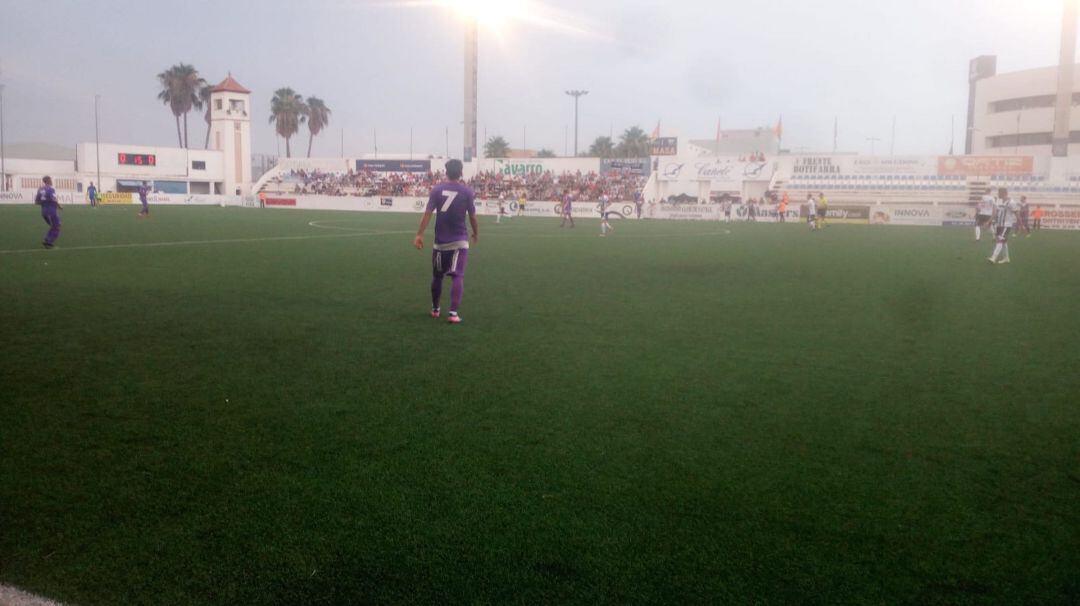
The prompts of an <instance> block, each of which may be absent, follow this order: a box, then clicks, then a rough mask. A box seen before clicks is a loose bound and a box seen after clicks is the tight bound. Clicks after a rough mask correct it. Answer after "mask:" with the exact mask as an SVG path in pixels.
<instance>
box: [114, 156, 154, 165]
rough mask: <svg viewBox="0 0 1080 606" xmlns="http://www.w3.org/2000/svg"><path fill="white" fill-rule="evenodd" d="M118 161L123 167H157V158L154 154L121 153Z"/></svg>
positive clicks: (117, 157) (117, 158)
mask: <svg viewBox="0 0 1080 606" xmlns="http://www.w3.org/2000/svg"><path fill="white" fill-rule="evenodd" d="M116 161H117V163H118V164H120V165H121V166H157V156H155V155H154V154H125V153H119V154H117V155H116Z"/></svg>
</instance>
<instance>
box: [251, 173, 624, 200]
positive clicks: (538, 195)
mask: <svg viewBox="0 0 1080 606" xmlns="http://www.w3.org/2000/svg"><path fill="white" fill-rule="evenodd" d="M442 178H443V175H442V173H441V172H435V173H392V172H371V171H359V172H353V171H348V172H334V171H321V170H311V171H307V170H290V171H287V172H282V173H280V174H278V175H276V176H274V177H272V178H270V179H268V180H267V181H266V183H265V184H264V185H263V187H262V189H261V191H263V192H266V193H271V194H315V195H328V196H426V195H427V193H428V191H429V190H430V189H431V187H432V186H433V185H435V184H436V183H438V182H439V181H440V180H442ZM468 183H469V185H470V186H471V187H473V188H474V189H475V190H476V192H477V195H478V196H479V197H480V198H482V199H495V198H499V197H501V196H506V197H508V198H513V197H517V196H518V195H520V194H521V193H522V192H524V193H525V195H526V197H527V198H528V199H530V200H558V199H559V198H561V197H562V195H563V194H564V193H565V192H566V191H569V192H570V193H571V195H573V196H574V198H575V199H577V200H581V201H596V200H599V199H600V196H602V195H604V194H607V195H608V196H609V197H610V198H611V199H612V200H613V201H629V200H633V199H634V197H635V195H636V194H637V193H638V192H640V191H641V189H642V187H643V186H644V184H645V178H644V177H641V176H636V175H632V174H628V173H611V174H606V175H601V174H599V173H595V172H588V173H581V172H573V173H562V174H556V173H554V172H552V171H545V172H541V173H529V174H525V175H512V176H511V175H505V174H503V173H500V172H495V171H487V172H481V173H478V174H477V175H475V176H473V177H471V178H470V179H468Z"/></svg>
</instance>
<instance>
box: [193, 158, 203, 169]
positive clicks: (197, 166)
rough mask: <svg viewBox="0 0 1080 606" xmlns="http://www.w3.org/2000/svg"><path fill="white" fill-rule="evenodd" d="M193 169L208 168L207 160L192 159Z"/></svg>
mask: <svg viewBox="0 0 1080 606" xmlns="http://www.w3.org/2000/svg"><path fill="white" fill-rule="evenodd" d="M191 170H206V161H205V160H192V161H191Z"/></svg>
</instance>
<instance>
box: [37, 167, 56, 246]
mask: <svg viewBox="0 0 1080 606" xmlns="http://www.w3.org/2000/svg"><path fill="white" fill-rule="evenodd" d="M41 183H42V186H41V187H39V188H38V190H37V195H35V196H34V204H37V205H38V206H40V207H41V218H42V219H45V223H47V224H48V225H49V231H48V232H47V233H46V234H45V239H44V240H42V241H41V245H42V246H44V247H45V248H52V247H53V245H54V244H56V239H57V238H59V237H60V201H59V200H57V199H56V190H55V189H53V186H52V177H48V176H45V177H42V178H41Z"/></svg>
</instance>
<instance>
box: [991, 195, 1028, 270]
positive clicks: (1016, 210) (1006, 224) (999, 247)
mask: <svg viewBox="0 0 1080 606" xmlns="http://www.w3.org/2000/svg"><path fill="white" fill-rule="evenodd" d="M994 211H995V217H994V222H995V223H996V224H997V230H996V234H995V235H996V238H995V240H997V244H996V245H995V246H994V253H993V254H991V255H990V256H989V257H987V260H988V261H990V262H991V263H1008V262H1009V232H1010V231H1011V230H1012V229H1013V228H1014V227H1016V220H1017V218H1018V217H1019V216H1020V203H1019V202H1017V201H1016V200H1013V199H1012V198H1010V197H1009V192H1008V191H1006V190H1005V188H1001V189H999V190H998V197H997V204H996V205H995V207H994ZM1002 253H1005V256H1003V257H1001V260H1000V261H999V260H998V257H999V256H1000V255H1001V254H1002Z"/></svg>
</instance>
